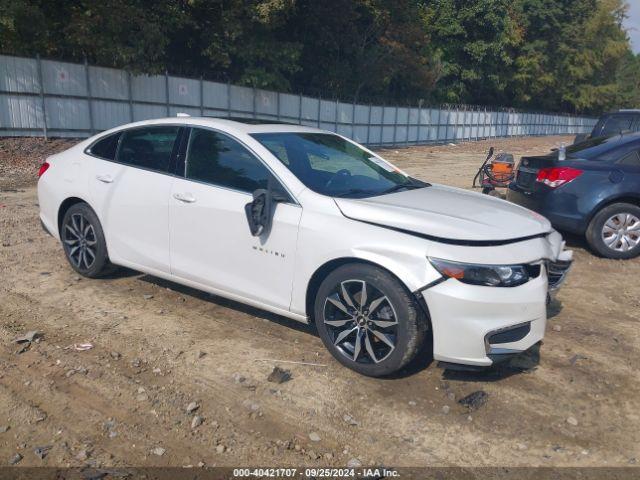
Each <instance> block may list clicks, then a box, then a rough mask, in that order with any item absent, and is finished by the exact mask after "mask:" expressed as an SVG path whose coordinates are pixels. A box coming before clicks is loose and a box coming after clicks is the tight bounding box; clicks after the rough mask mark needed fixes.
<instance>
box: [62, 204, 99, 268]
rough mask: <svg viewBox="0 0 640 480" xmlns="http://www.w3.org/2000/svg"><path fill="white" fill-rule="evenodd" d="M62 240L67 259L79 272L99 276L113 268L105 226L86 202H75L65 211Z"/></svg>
mask: <svg viewBox="0 0 640 480" xmlns="http://www.w3.org/2000/svg"><path fill="white" fill-rule="evenodd" d="M60 240H61V242H62V246H63V248H64V253H65V256H66V257H67V261H68V262H69V264H70V265H71V268H73V269H74V270H75V271H76V272H78V273H79V274H80V275H83V276H85V277H89V278H97V277H100V276H102V275H104V274H106V273H108V272H109V271H111V264H110V263H109V256H108V254H107V244H106V242H105V238H104V232H103V231H102V226H101V225H100V221H99V220H98V216H97V215H96V214H95V212H94V211H93V210H92V209H91V207H90V206H89V205H87V204H86V203H76V204H75V205H72V206H71V207H69V209H68V210H67V211H66V212H65V214H64V217H63V219H62V225H61V227H60Z"/></svg>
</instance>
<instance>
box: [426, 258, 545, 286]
mask: <svg viewBox="0 0 640 480" xmlns="http://www.w3.org/2000/svg"><path fill="white" fill-rule="evenodd" d="M429 261H430V262H431V265H433V266H434V268H435V269H436V270H438V272H440V274H442V275H443V276H444V277H447V278H455V279H456V280H459V281H461V282H462V283H468V284H470V285H483V286H485V287H517V286H518V285H522V284H523V283H527V282H528V281H529V280H530V279H531V278H534V277H537V276H538V274H539V273H540V265H481V264H475V263H459V262H452V261H449V260H442V259H439V258H429Z"/></svg>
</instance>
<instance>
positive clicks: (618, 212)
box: [586, 203, 640, 260]
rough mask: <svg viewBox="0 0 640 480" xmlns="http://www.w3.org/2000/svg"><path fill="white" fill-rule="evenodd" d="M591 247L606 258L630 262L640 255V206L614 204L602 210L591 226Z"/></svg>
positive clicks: (588, 232)
mask: <svg viewBox="0 0 640 480" xmlns="http://www.w3.org/2000/svg"><path fill="white" fill-rule="evenodd" d="M586 238H587V242H588V243H589V246H590V247H591V248H592V249H593V250H594V251H595V252H596V253H598V254H599V255H601V256H603V257H606V258H614V259H620V260H623V259H629V258H634V257H637V256H638V255H640V207H638V206H637V205H633V204H630V203H614V204H612V205H608V206H606V207H604V208H603V209H602V210H600V211H599V212H598V213H596V215H595V216H594V217H593V219H592V220H591V222H590V223H589V227H588V228H587V233H586Z"/></svg>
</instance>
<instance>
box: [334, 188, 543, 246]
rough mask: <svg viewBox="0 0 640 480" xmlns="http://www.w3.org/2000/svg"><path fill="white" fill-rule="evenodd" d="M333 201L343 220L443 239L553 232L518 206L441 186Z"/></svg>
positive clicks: (501, 238) (493, 238) (485, 238)
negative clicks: (352, 220)
mask: <svg viewBox="0 0 640 480" xmlns="http://www.w3.org/2000/svg"><path fill="white" fill-rule="evenodd" d="M335 201H336V203H337V205H338V208H340V210H341V211H342V213H343V214H344V215H345V216H346V217H348V218H351V219H354V220H360V221H364V222H368V223H373V224H378V225H381V226H385V227H391V228H396V229H399V230H404V231H408V232H414V233H418V234H422V235H426V236H429V237H434V238H436V239H443V240H453V241H472V242H473V241H504V240H513V239H518V238H523V237H530V236H535V235H540V234H546V233H549V232H551V231H552V230H553V229H552V228H551V224H550V223H549V221H548V220H547V219H546V218H544V217H543V216H542V215H539V214H537V213H535V212H532V211H531V210H528V209H526V208H523V207H521V206H519V205H515V204H513V203H509V202H507V201H505V200H500V199H497V198H494V197H490V196H489V195H482V194H480V193H475V192H469V191H467V190H462V189H459V188H452V187H446V186H444V185H432V186H430V187H426V188H420V189H416V190H407V191H402V192H398V193H393V194H388V195H380V196H377V197H372V198H362V199H347V198H336V199H335Z"/></svg>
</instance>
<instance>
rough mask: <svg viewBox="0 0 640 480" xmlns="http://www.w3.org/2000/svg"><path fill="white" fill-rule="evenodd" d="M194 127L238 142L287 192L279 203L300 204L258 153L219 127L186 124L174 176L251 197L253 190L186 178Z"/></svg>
mask: <svg viewBox="0 0 640 480" xmlns="http://www.w3.org/2000/svg"><path fill="white" fill-rule="evenodd" d="M196 129H200V130H209V131H211V132H214V133H217V134H220V135H224V136H226V137H229V138H230V139H231V140H234V141H236V142H238V143H239V144H240V145H241V146H242V147H243V148H245V149H246V150H247V151H248V152H249V153H250V154H251V156H253V157H254V158H255V159H256V160H257V161H258V162H260V163H261V164H262V165H263V166H264V167H265V168H266V169H267V171H269V173H271V175H272V176H273V178H274V179H275V180H276V181H277V182H278V183H279V184H280V186H281V187H282V188H283V189H284V191H285V192H286V193H287V195H288V196H289V200H288V201H283V202H281V203H284V204H287V205H294V206H301V205H300V202H298V199H297V198H296V197H295V195H293V193H291V190H290V189H289V187H288V186H287V184H286V183H285V182H283V181H282V179H281V178H280V177H279V176H278V175H277V174H276V172H274V171H273V169H272V168H271V166H269V165H268V164H267V163H266V162H265V161H264V160H263V159H262V157H260V155H258V154H257V153H256V152H255V151H254V150H253V149H252V148H251V147H250V146H248V145H247V144H246V143H245V142H243V141H242V140H240V139H239V138H238V137H236V136H234V135H232V134H230V133H229V132H225V131H223V130H219V129H217V128H213V127H208V126H203V125H188V126H187V130H188V132H187V133H186V134H185V136H184V143H183V145H181V147H184V161H183V162H182V164H180V161H179V159H178V161H177V162H176V176H177V177H178V178H182V179H183V180H186V181H188V182H195V183H199V184H201V185H207V186H209V187H215V188H221V189H223V190H228V191H231V192H238V193H242V194H243V195H247V196H249V197H252V198H253V192H247V191H245V190H240V189H237V188H233V187H229V186H226V185H219V184H216V183H210V182H205V181H203V180H196V179H194V178H187V163H188V162H189V150H188V147H189V140H190V139H191V134H192V132H193V130H196ZM178 167H182V172H178Z"/></svg>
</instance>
